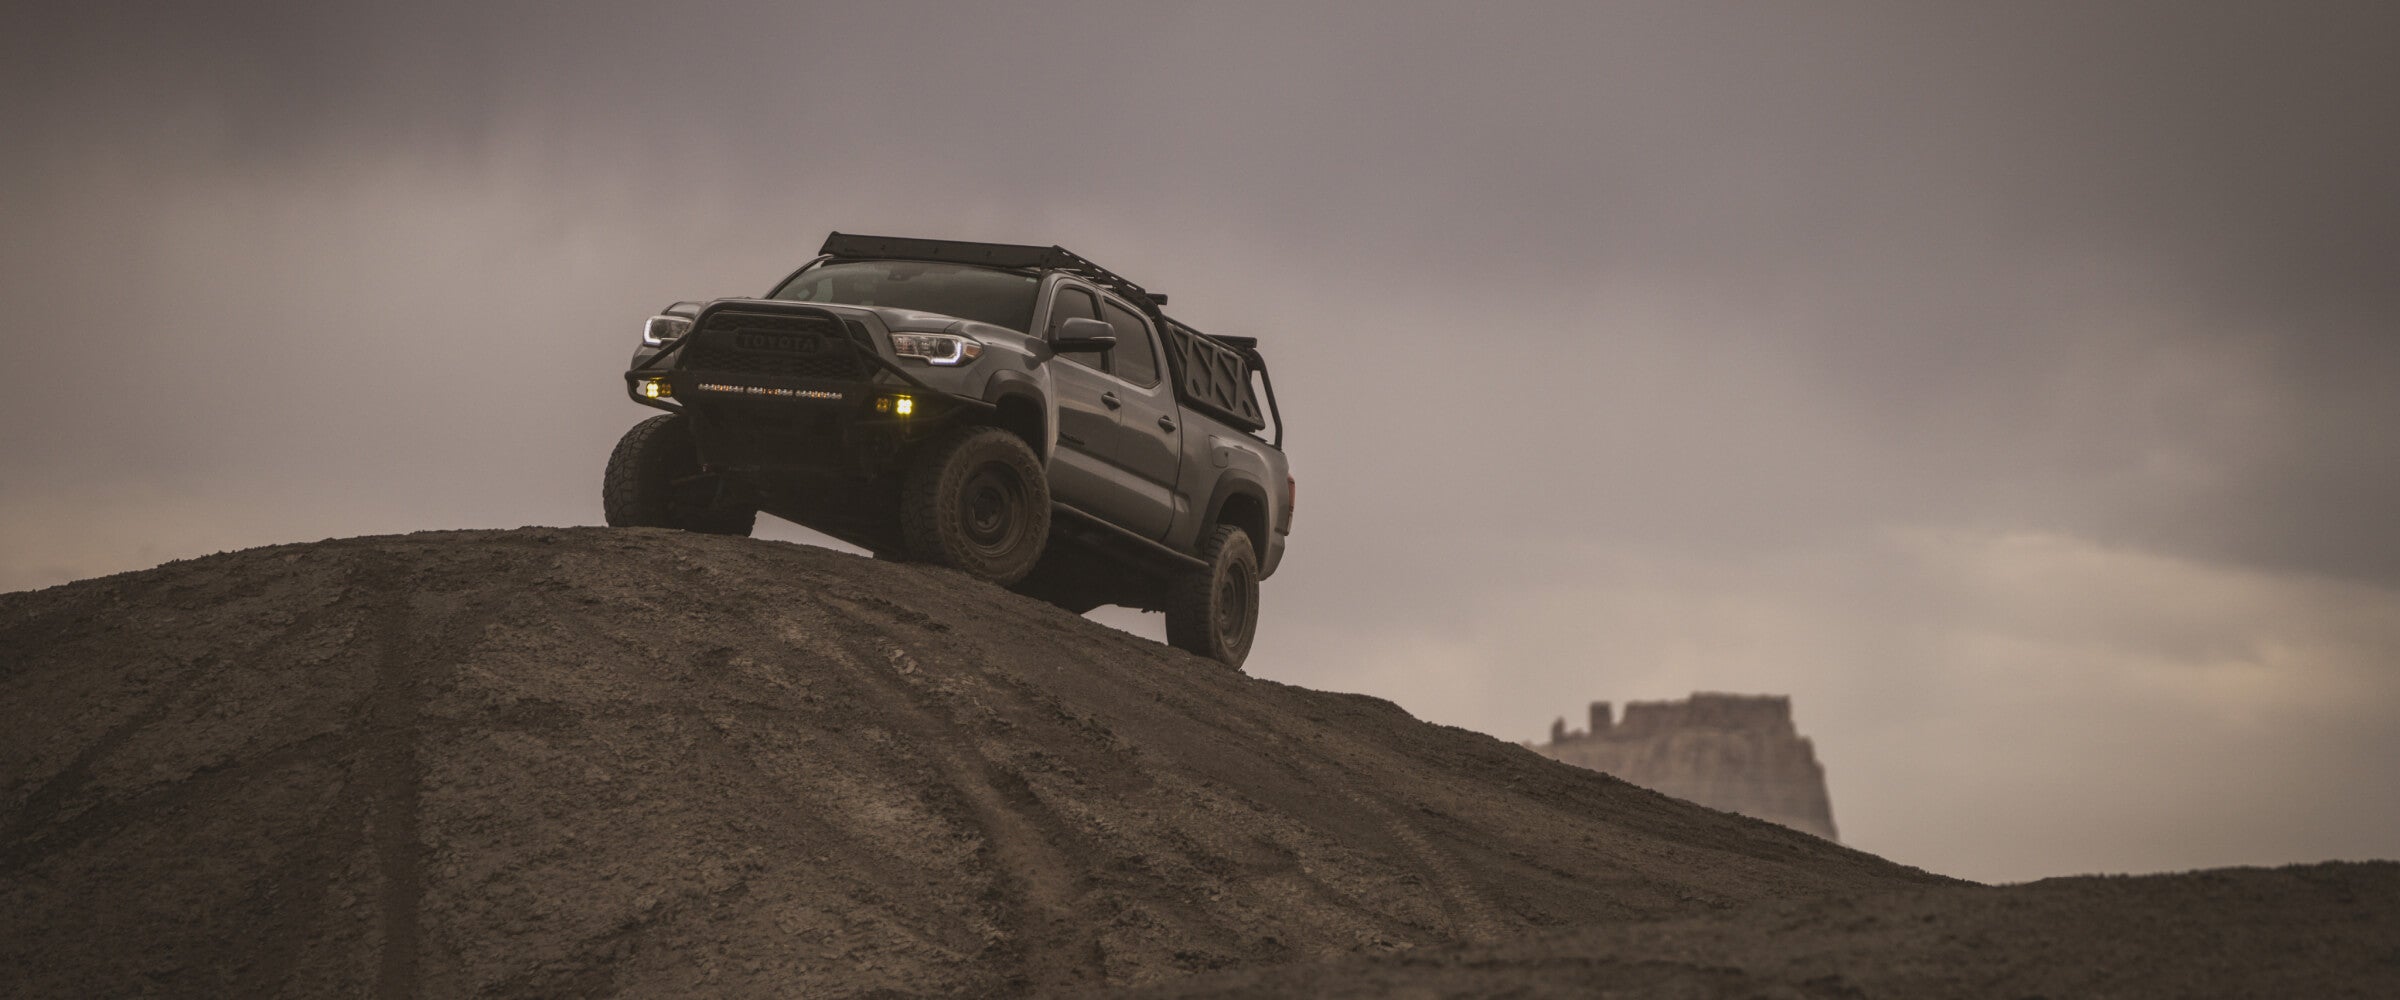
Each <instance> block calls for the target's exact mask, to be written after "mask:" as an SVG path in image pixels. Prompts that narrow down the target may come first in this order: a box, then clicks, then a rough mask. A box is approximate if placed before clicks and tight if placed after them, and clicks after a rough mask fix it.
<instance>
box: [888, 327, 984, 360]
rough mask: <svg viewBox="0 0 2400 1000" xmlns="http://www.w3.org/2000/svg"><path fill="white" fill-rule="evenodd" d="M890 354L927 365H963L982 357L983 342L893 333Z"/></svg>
mask: <svg viewBox="0 0 2400 1000" xmlns="http://www.w3.org/2000/svg"><path fill="white" fill-rule="evenodd" d="M892 353H894V354H898V355H899V356H901V357H904V358H916V359H917V360H919V361H923V362H925V363H926V364H929V365H944V366H948V365H963V364H966V363H967V362H969V361H973V360H975V359H976V358H979V357H982V356H983V342H982V341H979V340H976V339H975V338H973V337H961V336H958V335H956V334H950V333H895V334H892Z"/></svg>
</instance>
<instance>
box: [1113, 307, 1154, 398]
mask: <svg viewBox="0 0 2400 1000" xmlns="http://www.w3.org/2000/svg"><path fill="white" fill-rule="evenodd" d="M1100 312H1101V316H1100V318H1102V319H1105V320H1107V321H1108V325H1109V326H1110V328H1112V329H1114V330H1116V331H1117V346H1116V349H1115V350H1112V351H1109V352H1108V353H1109V364H1108V370H1109V371H1111V372H1114V373H1116V376H1117V377H1118V378H1121V379H1124V380H1125V381H1127V382H1131V383H1133V384H1135V385H1138V386H1143V387H1148V386H1154V385H1157V384H1158V351H1157V349H1156V348H1153V347H1152V346H1150V324H1148V323H1145V322H1143V321H1142V317H1141V316H1139V315H1137V314H1136V313H1135V312H1134V311H1133V310H1131V309H1127V308H1125V307H1124V306H1120V305H1118V304H1116V303H1114V302H1103V303H1101V304H1100Z"/></svg>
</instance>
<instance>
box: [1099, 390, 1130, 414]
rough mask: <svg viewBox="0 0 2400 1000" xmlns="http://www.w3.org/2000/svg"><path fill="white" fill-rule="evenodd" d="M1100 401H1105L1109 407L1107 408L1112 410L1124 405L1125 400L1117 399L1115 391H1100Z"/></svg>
mask: <svg viewBox="0 0 2400 1000" xmlns="http://www.w3.org/2000/svg"><path fill="white" fill-rule="evenodd" d="M1100 401H1101V402H1103V403H1107V404H1108V408H1109V409H1112V410H1114V409H1117V408H1119V407H1122V406H1124V405H1125V401H1124V400H1122V399H1118V398H1117V394H1116V393H1113V392H1104V393H1101V394H1100Z"/></svg>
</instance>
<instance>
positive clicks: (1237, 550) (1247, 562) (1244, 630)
mask: <svg viewBox="0 0 2400 1000" xmlns="http://www.w3.org/2000/svg"><path fill="white" fill-rule="evenodd" d="M1199 555H1200V560H1201V561H1202V562H1204V563H1207V566H1206V567H1204V568H1201V569H1191V570H1185V571H1183V572H1182V573H1179V574H1177V575H1176V577H1175V581H1174V583H1172V584H1171V585H1169V586H1168V588H1167V644H1168V645H1170V646H1174V647H1175V648H1177V649H1182V650H1188V651H1190V652H1193V653H1197V654H1199V655H1201V656H1205V657H1208V658H1209V659H1212V660H1216V661H1218V662H1220V663H1223V664H1225V665H1226V666H1229V667H1232V668H1234V669H1236V670H1239V669H1241V667H1242V661H1243V660H1245V659H1247V658H1249V656H1250V640H1251V638H1252V637H1253V636H1255V635H1256V634H1257V632H1258V551H1257V550H1256V549H1253V548H1251V547H1250V533H1249V532H1247V531H1243V530H1242V529H1240V528H1236V527H1234V526H1232V525H1230V524H1220V525H1218V526H1216V527H1215V528H1213V529H1211V530H1210V531H1209V533H1208V535H1207V536H1206V537H1204V538H1202V539H1201V542H1200V553H1199Z"/></svg>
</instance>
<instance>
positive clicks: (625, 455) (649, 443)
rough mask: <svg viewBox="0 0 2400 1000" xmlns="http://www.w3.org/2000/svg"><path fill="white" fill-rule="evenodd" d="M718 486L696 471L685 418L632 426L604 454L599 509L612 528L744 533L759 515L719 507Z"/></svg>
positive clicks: (675, 416) (695, 449)
mask: <svg viewBox="0 0 2400 1000" xmlns="http://www.w3.org/2000/svg"><path fill="white" fill-rule="evenodd" d="M717 493H718V490H717V482H716V480H715V479H714V478H712V477H709V476H707V475H704V474H703V473H702V472H701V469H700V449H699V446H698V445H697V444H695V443H694V442H693V441H692V432H691V428H690V426H689V425H688V424H686V423H685V420H684V416H683V414H680V413H662V414H660V415H658V416H655V417H651V418H650V419H648V420H644V421H642V422H641V423H638V424H635V425H633V428H632V429H631V430H628V431H626V432H625V436H624V437H622V438H619V439H618V440H617V448H616V450H615V451H612V452H610V453H609V455H608V475H607V476H606V477H605V478H604V479H603V480H602V481H601V485H600V508H601V512H602V513H603V514H604V515H606V517H607V519H608V525H609V527H612V528H680V529H682V530H684V531H698V532H704V533H707V534H711V535H748V534H749V533H750V529H751V527H752V526H753V525H754V524H755V523H756V522H757V520H758V512H757V511H755V510H747V509H728V508H725V507H721V506H718V497H717Z"/></svg>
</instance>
